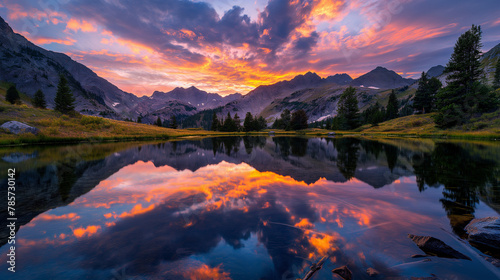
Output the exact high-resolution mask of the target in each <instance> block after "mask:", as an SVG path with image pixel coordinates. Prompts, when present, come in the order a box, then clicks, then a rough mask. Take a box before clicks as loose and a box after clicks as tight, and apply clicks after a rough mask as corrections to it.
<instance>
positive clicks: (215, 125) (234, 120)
mask: <svg viewBox="0 0 500 280" xmlns="http://www.w3.org/2000/svg"><path fill="white" fill-rule="evenodd" d="M265 128H267V122H266V119H264V117H262V116H260V117H257V116H255V117H254V116H253V115H252V114H251V113H250V112H247V113H246V115H245V120H244V121H243V126H242V125H241V119H240V116H238V113H235V114H234V117H231V114H230V113H229V112H227V116H226V119H224V118H221V119H219V118H218V117H217V114H216V112H215V111H214V112H213V114H212V124H211V126H210V130H212V131H222V132H238V131H245V132H250V131H260V130H263V129H265Z"/></svg>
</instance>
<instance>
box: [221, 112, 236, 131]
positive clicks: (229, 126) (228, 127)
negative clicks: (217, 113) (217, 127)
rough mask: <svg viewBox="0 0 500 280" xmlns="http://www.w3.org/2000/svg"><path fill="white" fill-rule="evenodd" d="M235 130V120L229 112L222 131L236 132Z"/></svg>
mask: <svg viewBox="0 0 500 280" xmlns="http://www.w3.org/2000/svg"><path fill="white" fill-rule="evenodd" d="M233 129H234V121H233V118H232V117H231V114H230V113H229V112H227V117H226V119H225V120H224V124H223V125H222V129H221V131H225V132H231V131H234V130H233Z"/></svg>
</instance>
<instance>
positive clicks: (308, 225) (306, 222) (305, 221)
mask: <svg viewBox="0 0 500 280" xmlns="http://www.w3.org/2000/svg"><path fill="white" fill-rule="evenodd" d="M295 226H296V227H299V228H306V229H311V228H313V227H314V225H313V224H311V223H310V222H309V220H308V219H301V220H300V222H298V223H296V224H295Z"/></svg>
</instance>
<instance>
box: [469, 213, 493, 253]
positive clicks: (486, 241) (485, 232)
mask: <svg viewBox="0 0 500 280" xmlns="http://www.w3.org/2000/svg"><path fill="white" fill-rule="evenodd" d="M465 230H466V231H467V234H468V235H469V241H470V242H471V243H472V244H473V245H480V246H485V247H488V248H490V249H491V250H490V251H500V218H499V217H487V218H482V219H474V220H472V221H471V222H470V223H469V224H468V225H467V226H466V227H465Z"/></svg>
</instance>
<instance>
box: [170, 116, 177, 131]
mask: <svg viewBox="0 0 500 280" xmlns="http://www.w3.org/2000/svg"><path fill="white" fill-rule="evenodd" d="M170 128H173V129H177V119H176V118H175V115H172V116H171V117H170Z"/></svg>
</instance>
